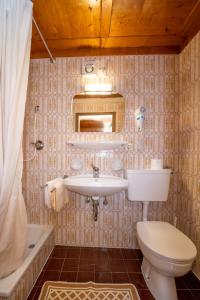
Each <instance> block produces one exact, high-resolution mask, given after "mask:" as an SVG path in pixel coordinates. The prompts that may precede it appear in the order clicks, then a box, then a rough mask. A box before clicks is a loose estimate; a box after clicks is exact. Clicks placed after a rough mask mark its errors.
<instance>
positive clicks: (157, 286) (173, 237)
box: [127, 169, 197, 300]
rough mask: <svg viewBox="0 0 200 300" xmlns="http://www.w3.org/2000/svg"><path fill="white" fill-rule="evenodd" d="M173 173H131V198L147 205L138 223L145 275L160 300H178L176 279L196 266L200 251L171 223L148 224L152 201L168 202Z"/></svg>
mask: <svg viewBox="0 0 200 300" xmlns="http://www.w3.org/2000/svg"><path fill="white" fill-rule="evenodd" d="M170 173H171V171H170V170H168V169H161V170H151V169H150V170H149V169H148V170H145V169H143V170H127V179H128V199H129V200H130V201H142V202H143V221H142V222H138V223H137V237H138V243H139V246H140V249H141V251H142V253H143V255H144V258H143V262H142V274H143V276H144V279H145V281H146V284H147V286H148V288H149V289H150V291H151V293H152V295H153V296H154V298H155V299H156V300H177V299H178V298H177V293H176V285H175V280H174V277H179V276H183V275H184V274H186V273H187V272H188V271H189V270H190V269H191V266H192V263H193V261H194V259H195V257H196V254H197V250H196V247H195V245H194V244H193V242H192V241H191V240H190V239H189V238H188V237H187V236H186V235H185V234H183V233H182V232H181V231H180V230H178V229H177V228H176V227H174V226H173V225H171V224H169V223H167V222H159V221H147V214H148V205H149V202H151V201H167V197H168V192H169V182H170Z"/></svg>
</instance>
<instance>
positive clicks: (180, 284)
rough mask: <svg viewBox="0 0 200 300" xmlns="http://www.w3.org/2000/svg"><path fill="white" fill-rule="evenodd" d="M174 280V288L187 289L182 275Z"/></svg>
mask: <svg viewBox="0 0 200 300" xmlns="http://www.w3.org/2000/svg"><path fill="white" fill-rule="evenodd" d="M175 282H176V288H177V289H179V290H187V289H188V288H187V286H186V283H185V280H184V279H183V277H177V278H175Z"/></svg>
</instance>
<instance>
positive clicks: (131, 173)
mask: <svg viewBox="0 0 200 300" xmlns="http://www.w3.org/2000/svg"><path fill="white" fill-rule="evenodd" d="M126 172H127V179H128V199H129V200H130V201H167V197H168V193H169V183H170V173H171V170H170V169H161V170H151V169H135V170H127V171H126Z"/></svg>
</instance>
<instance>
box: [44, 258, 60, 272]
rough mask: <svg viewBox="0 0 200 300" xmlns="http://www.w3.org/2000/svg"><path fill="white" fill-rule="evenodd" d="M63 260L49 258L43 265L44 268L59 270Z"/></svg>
mask: <svg viewBox="0 0 200 300" xmlns="http://www.w3.org/2000/svg"><path fill="white" fill-rule="evenodd" d="M63 262H64V259H63V258H49V259H48V261H47V264H46V265H45V270H55V271H58V270H61V268H62V265H63Z"/></svg>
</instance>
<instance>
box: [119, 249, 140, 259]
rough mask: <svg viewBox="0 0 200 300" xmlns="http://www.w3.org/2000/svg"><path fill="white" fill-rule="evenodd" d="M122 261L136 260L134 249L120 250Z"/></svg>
mask: <svg viewBox="0 0 200 300" xmlns="http://www.w3.org/2000/svg"><path fill="white" fill-rule="evenodd" d="M122 255H123V258H124V259H138V256H137V250H136V249H122Z"/></svg>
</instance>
